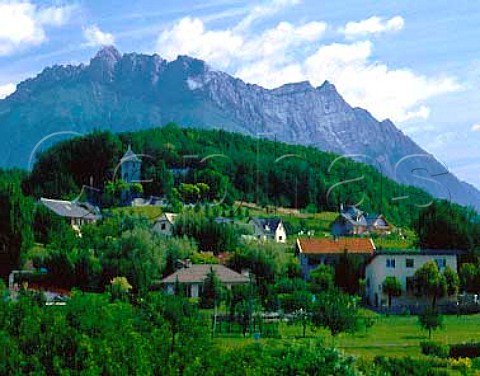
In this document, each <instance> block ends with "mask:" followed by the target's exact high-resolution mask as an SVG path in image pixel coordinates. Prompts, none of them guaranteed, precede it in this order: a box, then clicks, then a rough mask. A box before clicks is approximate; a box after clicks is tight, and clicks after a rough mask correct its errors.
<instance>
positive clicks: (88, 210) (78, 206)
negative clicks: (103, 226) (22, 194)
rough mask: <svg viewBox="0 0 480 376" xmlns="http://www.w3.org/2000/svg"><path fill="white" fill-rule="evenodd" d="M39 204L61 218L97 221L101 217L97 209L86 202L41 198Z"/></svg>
mask: <svg viewBox="0 0 480 376" xmlns="http://www.w3.org/2000/svg"><path fill="white" fill-rule="evenodd" d="M40 202H41V203H42V204H43V205H45V207H47V208H48V209H50V210H51V211H53V212H54V213H55V214H57V215H59V216H61V217H66V218H83V219H87V220H97V219H100V218H101V217H102V216H101V214H100V210H99V209H98V208H97V207H95V206H93V205H90V204H88V203H86V202H77V201H63V200H53V199H48V198H43V197H42V198H41V199H40Z"/></svg>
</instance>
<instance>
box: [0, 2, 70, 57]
mask: <svg viewBox="0 0 480 376" xmlns="http://www.w3.org/2000/svg"><path fill="white" fill-rule="evenodd" d="M74 8H75V7H73V6H53V7H43V8H42V7H38V6H37V5H35V4H33V3H32V2H30V1H23V2H16V1H8V2H3V3H0V55H9V54H12V53H14V52H15V51H18V50H21V49H24V48H27V47H30V46H38V45H40V44H41V43H43V42H45V41H46V40H47V37H46V31H45V29H46V28H48V27H59V26H62V25H64V24H65V23H66V22H67V21H68V20H69V19H70V16H71V14H72V12H73V10H74Z"/></svg>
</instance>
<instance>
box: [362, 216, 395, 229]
mask: <svg viewBox="0 0 480 376" xmlns="http://www.w3.org/2000/svg"><path fill="white" fill-rule="evenodd" d="M365 219H366V220H367V225H368V227H371V226H373V225H374V224H375V222H376V221H377V220H382V221H384V222H385V226H378V227H390V225H389V223H388V222H387V220H386V219H385V217H384V216H383V215H382V214H376V213H374V214H369V215H368V216H367V217H366V218H365Z"/></svg>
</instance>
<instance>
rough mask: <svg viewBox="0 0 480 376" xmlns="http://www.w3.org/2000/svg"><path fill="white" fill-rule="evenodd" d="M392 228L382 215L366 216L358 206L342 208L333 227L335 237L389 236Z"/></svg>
mask: <svg viewBox="0 0 480 376" xmlns="http://www.w3.org/2000/svg"><path fill="white" fill-rule="evenodd" d="M390 231H391V226H390V224H389V223H388V222H387V220H386V219H385V217H384V216H383V215H382V214H366V213H364V212H363V211H361V210H360V209H358V208H357V207H356V206H353V205H351V206H347V207H346V208H343V206H342V207H341V208H340V214H339V216H338V217H337V218H336V219H335V221H334V222H333V225H332V235H333V236H349V235H362V234H367V233H377V234H388V233H389V232H390Z"/></svg>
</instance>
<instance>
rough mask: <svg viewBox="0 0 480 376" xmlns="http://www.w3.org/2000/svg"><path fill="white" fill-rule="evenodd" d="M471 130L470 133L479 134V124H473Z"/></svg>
mask: <svg viewBox="0 0 480 376" xmlns="http://www.w3.org/2000/svg"><path fill="white" fill-rule="evenodd" d="M471 130H472V132H480V124H479V123H477V124H473V125H472V128H471Z"/></svg>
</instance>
